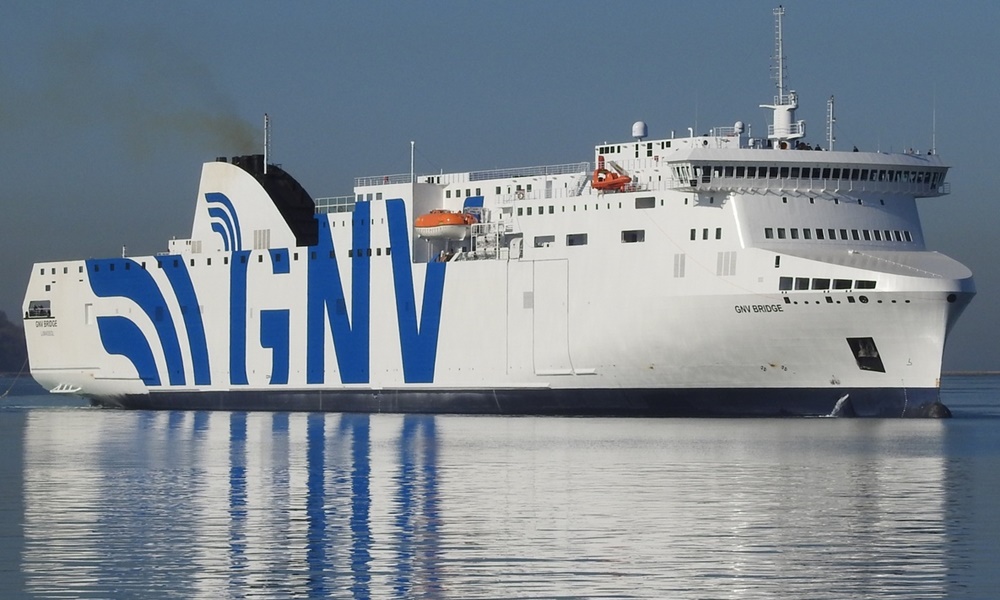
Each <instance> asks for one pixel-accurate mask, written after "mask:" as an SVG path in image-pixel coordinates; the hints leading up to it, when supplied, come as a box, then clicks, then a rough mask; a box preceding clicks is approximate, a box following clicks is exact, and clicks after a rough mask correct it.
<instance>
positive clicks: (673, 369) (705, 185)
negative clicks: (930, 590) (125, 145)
mask: <svg viewBox="0 0 1000 600" xmlns="http://www.w3.org/2000/svg"><path fill="white" fill-rule="evenodd" d="M782 14H783V10H782V9H780V8H779V9H776V11H775V19H776V31H777V36H776V54H775V61H776V68H775V74H776V76H775V79H776V84H777V85H776V87H777V94H776V96H775V98H774V100H773V102H772V103H771V104H766V105H761V106H762V107H763V108H768V109H770V110H771V111H772V115H773V122H772V124H770V125H769V126H768V128H767V135H766V137H763V136H762V137H760V138H755V137H753V136H752V135H751V134H750V131H749V128H748V127H745V126H744V125H743V123H741V122H736V123H735V124H734V125H732V126H726V127H717V128H714V129H713V130H711V131H709V132H708V133H706V134H698V133H696V132H695V131H694V130H689V132H688V133H689V135H688V136H687V137H681V136H675V135H673V134H671V135H670V136H669V137H662V138H659V139H652V138H650V137H649V136H648V135H647V134H648V128H647V127H646V125H645V124H644V123H642V122H637V123H636V124H635V125H634V127H633V131H632V136H631V139H626V140H625V141H622V142H616V143H602V144H599V145H597V146H596V147H595V148H594V154H593V162H573V163H568V164H558V165H548V166H532V167H516V168H504V169H490V170H481V171H469V172H454V173H437V174H431V175H420V174H417V173H415V172H414V170H413V168H412V161H411V168H410V172H409V173H403V174H391V175H379V176H374V177H360V178H358V179H356V180H355V184H354V193H353V194H351V195H350V196H344V197H332V198H316V199H314V198H313V197H311V196H310V195H309V194H308V193H307V192H306V191H305V190H304V189H303V187H302V186H301V185H300V184H299V183H298V182H296V180H295V179H294V178H293V177H292V176H291V175H290V174H289V173H287V172H286V171H285V170H284V169H283V168H281V167H278V166H276V165H273V164H269V162H270V161H269V160H268V159H267V144H266V143H265V146H264V148H265V153H264V154H263V155H250V156H238V157H235V158H232V159H229V160H227V159H218V160H216V161H214V162H209V163H206V164H205V165H204V167H203V169H202V172H201V182H200V186H199V189H198V195H197V201H196V206H195V215H194V222H193V226H192V229H191V235H190V237H189V238H187V239H175V240H170V241H169V243H168V249H167V251H166V252H164V253H162V254H157V255H151V256H124V252H123V256H121V257H116V258H106V259H86V260H71V261H61V262H44V263H37V264H35V265H34V268H33V272H32V276H31V278H30V282H29V285H28V289H27V292H26V295H25V299H24V304H23V312H24V327H25V335H26V338H27V345H28V351H29V356H30V365H31V373H32V376H33V377H34V378H35V379H36V380H37V381H38V382H39V383H40V384H42V385H43V386H45V387H46V388H47V389H49V390H51V391H52V392H56V393H70V394H79V395H83V396H85V397H88V398H90V399H91V400H92V402H94V403H95V404H98V405H103V406H111V407H125V408H150V409H197V410H206V409H220V410H281V411H284V410H303V411H343V412H400V413H475V414H543V415H614V416H780V415H789V416H793V415H831V414H834V415H850V416H880V417H882V416H940V415H942V414H946V413H947V409H946V408H945V407H942V406H941V405H940V402H939V394H938V391H939V384H940V372H941V363H942V354H943V351H944V346H945V340H946V338H947V335H948V332H949V331H950V330H951V328H952V326H953V325H954V323H955V321H956V319H957V318H958V317H959V315H960V314H961V312H962V310H963V309H964V308H965V306H966V305H967V304H968V303H969V301H970V300H971V299H972V297H973V295H974V294H975V286H974V283H973V278H972V274H971V272H970V271H969V269H967V268H966V267H965V266H963V265H962V264H960V263H959V262H957V261H955V260H953V259H951V258H949V257H947V256H944V255H942V254H939V253H937V252H934V251H931V250H928V249H927V248H926V246H925V242H924V235H923V231H922V229H921V225H920V219H919V216H918V213H917V205H916V200H917V198H929V197H938V196H943V195H946V194H947V193H948V192H949V186H948V183H947V182H946V181H945V178H946V174H947V171H948V167H947V166H946V165H945V164H944V163H943V162H942V161H941V159H940V158H939V157H938V155H937V153H936V151H934V150H932V151H931V152H927V153H924V152H919V153H918V152H904V153H883V152H868V151H858V150H857V149H856V148H855V149H852V150H851V151H843V150H840V149H837V150H835V149H834V145H835V138H834V135H833V123H834V119H833V101H832V98H831V101H830V102H829V104H828V124H827V125H828V126H827V133H828V135H827V139H826V140H825V144H824V145H825V147H824V148H822V149H821V148H820V147H819V146H820V145H819V144H817V145H816V146H814V145H813V144H811V143H808V142H807V141H806V138H805V124H804V123H803V122H802V121H800V120H796V118H795V110H796V109H797V107H798V96H797V94H796V93H795V92H794V91H791V90H787V89H786V86H785V83H784V62H783V61H784V59H783V54H782V35H781V19H782ZM265 130H266V127H265ZM266 137H267V134H266V133H265V139H266Z"/></svg>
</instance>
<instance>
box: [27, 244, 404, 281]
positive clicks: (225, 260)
mask: <svg viewBox="0 0 1000 600" xmlns="http://www.w3.org/2000/svg"><path fill="white" fill-rule="evenodd" d="M383 250H384V254H385V256H391V255H392V248H390V247H386V248H349V249H348V250H347V256H348V257H349V258H354V257H355V256H357V257H362V256H382V255H383ZM309 254H310V256H309V259H310V260H316V258H317V254H316V252H315V251H313V252H310V253H309ZM273 256H274V262H276V263H280V262H282V261H283V260H286V257H287V254H286V253H284V252H273ZM330 258H336V255H335V253H334V251H333V250H331V251H330ZM292 260H293V261H297V260H299V253H298V252H293V253H292ZM164 262H165V261H157V262H156V266H157V267H158V268H160V269H162V268H163V264H164ZM246 262H247V257H246V255H241V256H240V263H241V264H245V263H246ZM257 262H259V263H262V262H264V255H263V254H257ZM172 263H173V264H172V266H174V267H179V266H180V259H178V258H174V259H173V261H172ZM188 264H189V265H190V266H192V267H193V266H195V259H193V258H192V259H190V260H189V263H188ZM222 264H224V265H228V264H229V257H228V256H223V257H222ZM124 265H125V266H124V268H125V270H126V271H129V270H131V268H132V262H131V261H125V263H124ZM205 265H207V266H212V258H211V257H207V258H206V259H205ZM139 266H140V268H141V269H143V270H146V261H142V262H140V263H139ZM100 270H101V265H100V264H97V263H95V264H94V272H95V273H97V272H100ZM108 270H109V271H114V270H115V263H108ZM62 272H63V274H64V275H65V274H67V273H69V267H63V270H62ZM77 272H78V273H83V266H82V265H81V266H78V267H77ZM49 273H50V274H51V275H55V274H56V269H55V267H51V268H50V269H49ZM39 275H45V267H42V268H41V269H39Z"/></svg>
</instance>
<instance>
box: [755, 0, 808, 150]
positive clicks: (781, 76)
mask: <svg viewBox="0 0 1000 600" xmlns="http://www.w3.org/2000/svg"><path fill="white" fill-rule="evenodd" d="M784 14H785V9H784V7H782V6H778V8H776V9H774V57H773V59H774V65H773V66H772V69H773V71H774V74H773V75H772V78H773V79H774V81H775V85H776V86H777V88H778V95H777V96H775V97H774V104H761V105H760V107H761V108H770V109H771V110H773V111H774V117H773V119H774V120H773V124H771V125H769V126H768V128H767V139H769V140H770V141H771V144H772V145H773V147H774V148H777V149H781V150H785V149H788V148H791V147H793V146H792V144H791V143H790V142H791V141H792V140H797V139H799V138H801V137H804V136H805V134H806V123H805V121H795V109H796V108H798V107H799V102H798V95H797V94H796V93H795V90H789V91H788V93H787V94H786V93H785V53H784V47H783V46H784V38H783V35H782V27H781V17H782V16H783V15H784Z"/></svg>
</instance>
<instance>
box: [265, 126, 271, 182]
mask: <svg viewBox="0 0 1000 600" xmlns="http://www.w3.org/2000/svg"><path fill="white" fill-rule="evenodd" d="M270 153H271V119H270V118H269V117H268V116H267V113H264V174H265V175H267V156H268V154H270Z"/></svg>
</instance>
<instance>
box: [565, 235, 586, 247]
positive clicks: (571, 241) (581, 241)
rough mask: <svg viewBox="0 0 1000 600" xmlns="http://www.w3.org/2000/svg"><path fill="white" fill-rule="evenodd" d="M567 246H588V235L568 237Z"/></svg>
mask: <svg viewBox="0 0 1000 600" xmlns="http://www.w3.org/2000/svg"><path fill="white" fill-rule="evenodd" d="M566 245H567V246H586V245H587V234H586V233H571V234H569V235H567V236H566Z"/></svg>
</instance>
